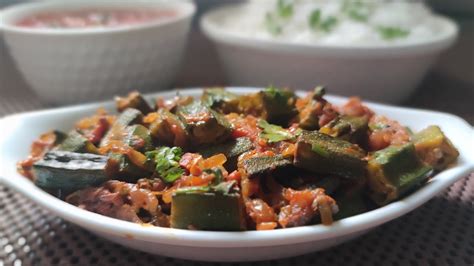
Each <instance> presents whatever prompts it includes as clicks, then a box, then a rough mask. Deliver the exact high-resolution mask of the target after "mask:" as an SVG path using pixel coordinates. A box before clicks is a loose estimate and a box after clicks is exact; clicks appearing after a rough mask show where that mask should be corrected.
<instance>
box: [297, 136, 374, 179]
mask: <svg viewBox="0 0 474 266" xmlns="http://www.w3.org/2000/svg"><path fill="white" fill-rule="evenodd" d="M364 157H365V152H364V150H362V149H361V148H360V147H359V146H357V145H355V144H352V143H350V142H348V141H345V140H341V139H337V138H334V137H331V136H329V135H326V134H322V133H319V132H317V131H312V132H309V131H304V132H303V133H302V134H301V135H300V137H299V138H298V140H297V142H296V151H295V158H294V164H295V166H297V167H300V168H304V169H306V170H309V171H312V172H314V173H320V174H334V175H339V176H342V177H347V178H357V179H358V178H363V177H364V176H365V169H366V165H367V162H366V160H365V159H364Z"/></svg>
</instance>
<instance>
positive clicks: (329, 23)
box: [321, 16, 337, 32]
mask: <svg viewBox="0 0 474 266" xmlns="http://www.w3.org/2000/svg"><path fill="white" fill-rule="evenodd" d="M336 24H337V18H336V17H333V16H329V17H328V18H327V19H325V20H323V21H321V29H322V30H323V31H325V32H329V31H331V30H332V29H333V28H334V26H336Z"/></svg>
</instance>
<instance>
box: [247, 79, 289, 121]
mask: <svg viewBox="0 0 474 266" xmlns="http://www.w3.org/2000/svg"><path fill="white" fill-rule="evenodd" d="M295 102H296V95H295V94H294V92H292V91H290V90H286V89H276V88H273V87H270V88H267V89H265V90H263V91H260V92H257V93H254V94H249V95H243V96H241V97H240V100H239V111H240V112H241V113H244V114H251V115H254V116H257V117H260V118H263V119H265V120H267V121H268V122H269V123H272V124H277V125H287V124H288V121H289V120H290V119H291V118H293V117H294V116H295V115H296V108H295Z"/></svg>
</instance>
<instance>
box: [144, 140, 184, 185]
mask: <svg viewBox="0 0 474 266" xmlns="http://www.w3.org/2000/svg"><path fill="white" fill-rule="evenodd" d="M146 156H147V159H148V160H151V161H153V162H155V163H156V167H155V171H156V172H157V173H158V174H159V176H160V177H161V178H162V179H163V180H164V181H165V182H167V183H172V182H174V181H175V180H176V179H178V178H180V177H181V176H182V175H183V174H184V169H183V168H181V167H180V166H179V160H181V156H183V151H182V150H181V148H179V147H171V148H170V147H161V148H159V149H158V150H155V151H149V152H147V153H146Z"/></svg>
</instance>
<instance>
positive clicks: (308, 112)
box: [298, 86, 327, 130]
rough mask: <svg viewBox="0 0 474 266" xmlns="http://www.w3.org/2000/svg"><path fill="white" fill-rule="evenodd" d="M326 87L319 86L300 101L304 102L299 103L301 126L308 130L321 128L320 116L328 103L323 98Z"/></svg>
mask: <svg viewBox="0 0 474 266" xmlns="http://www.w3.org/2000/svg"><path fill="white" fill-rule="evenodd" d="M325 93H326V89H325V88H324V87H323V86H317V87H316V88H315V89H314V90H313V91H312V92H311V93H310V94H308V95H307V96H306V97H305V98H302V99H299V100H298V101H299V102H301V103H304V104H299V105H298V120H299V127H300V128H302V129H306V130H316V129H319V117H320V116H321V115H322V113H323V109H324V108H325V106H326V105H327V101H326V100H324V99H323V96H324V94H325Z"/></svg>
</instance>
